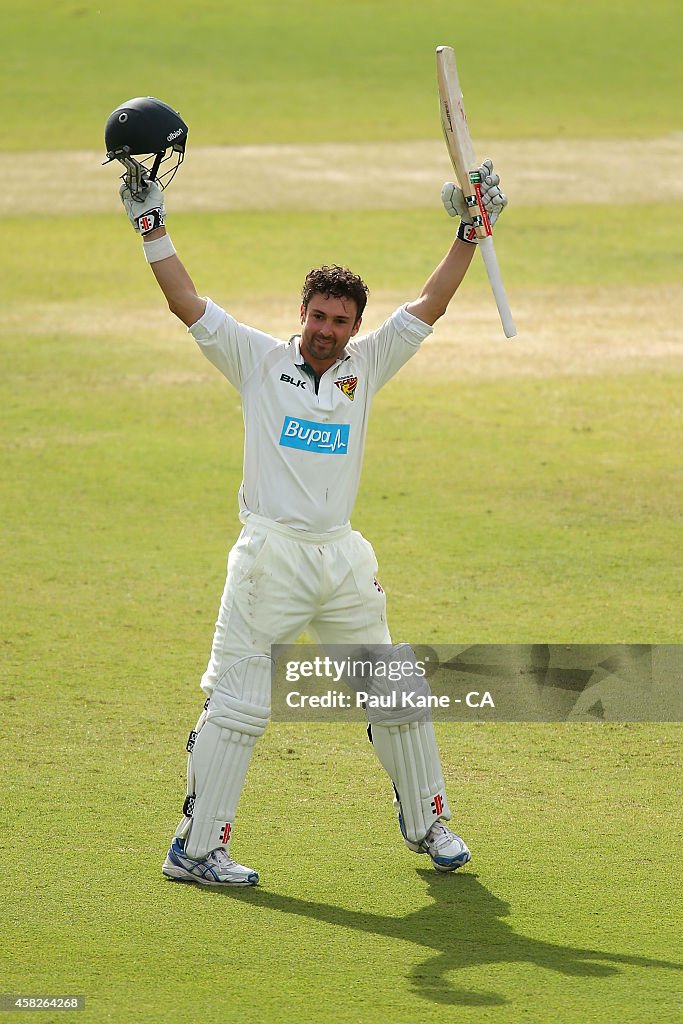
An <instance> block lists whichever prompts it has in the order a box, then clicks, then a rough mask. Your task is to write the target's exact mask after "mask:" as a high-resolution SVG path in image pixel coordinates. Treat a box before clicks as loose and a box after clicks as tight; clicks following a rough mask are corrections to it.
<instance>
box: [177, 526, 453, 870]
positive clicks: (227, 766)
mask: <svg viewBox="0 0 683 1024" xmlns="http://www.w3.org/2000/svg"><path fill="white" fill-rule="evenodd" d="M376 572H377V560H376V558H375V554H374V552H373V550H372V546H371V545H370V544H369V543H368V541H366V540H365V539H364V538H363V537H362V536H361V535H360V534H359V533H357V532H356V531H354V530H352V529H351V527H350V526H346V527H342V528H341V529H339V530H336V531H332V532H330V533H326V534H311V533H302V532H300V531H298V530H293V529H291V528H290V527H287V526H283V525H282V524H280V523H274V522H271V521H270V520H267V519H264V518H262V517H260V516H256V515H250V516H249V517H248V518H247V521H246V524H245V526H244V529H243V530H242V532H241V534H240V536H239V538H238V540H237V542H236V544H235V546H234V547H233V548H232V550H231V552H230V556H229V558H228V574H227V579H226V583H225V589H224V591H223V598H222V601H221V607H220V612H219V616H218V621H217V622H216V630H215V633H214V638H213V645H212V649H211V658H210V661H209V665H208V667H207V670H206V672H205V673H204V675H203V677H202V683H201V685H202V689H203V690H204V691H205V692H206V693H207V694H208V695H209V697H210V698H211V699H210V702H209V704H208V707H207V709H206V710H205V712H204V713H203V715H202V716H201V718H200V721H199V722H198V723H197V727H196V730H195V731H194V732H193V733H192V734H191V742H188V750H189V751H190V756H189V759H188V790H187V799H186V814H185V816H184V817H183V819H182V820H181V822H180V824H179V826H178V829H177V831H176V835H177V836H182V837H185V839H186V851H187V854H188V856H190V857H196V858H198V859H199V858H201V857H203V856H205V855H206V853H207V852H209V851H210V850H212V849H215V848H216V847H218V846H223V847H224V848H226V849H227V848H228V845H229V841H230V836H231V833H232V825H233V823H234V820H235V816H236V813H237V804H238V801H239V797H240V793H241V791H242V787H243V785H244V780H245V777H246V773H247V769H248V767H249V761H250V758H251V752H252V749H253V746H254V744H255V743H256V741H257V739H258V737H259V736H260V735H261V734H262V733H263V731H264V729H265V727H266V723H267V721H268V718H269V715H270V649H271V645H272V644H289V643H293V642H294V641H295V640H296V639H297V637H298V636H299V635H300V634H301V633H302V632H303V631H304V630H307V631H308V632H309V633H310V634H311V635H312V637H313V638H314V639H315V640H317V641H318V642H319V643H320V644H321V645H322V646H323V647H325V646H326V645H328V644H356V643H364V644H387V645H389V644H391V637H390V634H389V630H388V628H387V622H386V596H385V593H384V590H383V589H382V587H381V586H380V585H379V584H378V582H377V579H376V576H375V573H376ZM412 685H413V686H414V682H413V683H412ZM372 730H373V732H372V735H373V743H374V747H375V751H376V753H377V756H378V758H379V760H380V762H381V763H382V765H383V766H384V768H385V769H386V771H387V773H388V774H389V777H390V778H391V779H392V781H393V783H394V787H395V790H396V794H397V800H400V810H401V822H402V828H403V831H404V835H405V836H406V838H407V839H408V840H412V841H417V842H419V841H421V840H422V839H423V838H424V836H425V835H426V833H427V831H428V829H429V827H430V826H431V824H432V822H433V821H435V820H436V819H437V818H438V817H450V811H449V809H448V805H447V801H446V798H445V793H444V788H443V774H442V772H441V764H440V761H439V756H438V752H437V750H436V743H435V739H434V731H433V726H432V724H431V722H426V723H423V724H422V725H420V726H418V724H417V723H413V724H412V725H409V724H397V723H383V722H373V726H372ZM399 791H400V794H399Z"/></svg>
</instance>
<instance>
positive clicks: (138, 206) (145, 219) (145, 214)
mask: <svg viewBox="0 0 683 1024" xmlns="http://www.w3.org/2000/svg"><path fill="white" fill-rule="evenodd" d="M119 195H120V196H121V202H122V203H123V205H124V207H125V209H126V213H127V214H128V219H129V220H130V222H131V224H132V225H133V227H134V228H135V230H136V231H137V232H138V234H139V235H142V236H143V237H144V236H145V235H148V234H149V232H150V231H154V229H155V228H160V227H162V225H163V224H164V223H165V221H166V207H165V206H164V197H163V195H162V194H161V189H160V188H159V186H158V185H157V184H156V183H155V182H153V181H145V182H144V183H143V185H142V188H141V191H140V192H138V193H137V195H140V196H141V197H142V198H141V199H134V198H133V193H132V191H131V188H130V185H129V184H128V183H126V182H124V184H123V185H122V186H121V188H120V189H119Z"/></svg>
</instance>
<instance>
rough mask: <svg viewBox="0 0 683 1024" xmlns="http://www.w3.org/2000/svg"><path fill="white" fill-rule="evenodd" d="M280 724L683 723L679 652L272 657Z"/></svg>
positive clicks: (640, 648) (277, 649)
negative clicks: (426, 721) (365, 721)
mask: <svg viewBox="0 0 683 1024" xmlns="http://www.w3.org/2000/svg"><path fill="white" fill-rule="evenodd" d="M272 656H273V662H272V682H273V686H272V705H273V718H274V719H275V720H276V721H347V720H348V721H351V720H363V719H369V720H370V721H373V720H375V721H377V720H380V719H382V720H384V719H386V720H393V721H396V722H405V721H413V720H415V721H417V720H419V719H421V718H425V717H430V718H432V719H434V720H435V721H439V720H441V721H483V722H516V721H517V722H518V721H545V722H556V721H595V722H599V721H617V722H628V721H633V722H636V721H652V722H666V721H669V722H671V721H681V720H683V645H680V644H674V645H664V644H658V645H655V644H475V645H460V646H458V645H435V646H433V647H428V646H425V645H412V646H411V645H408V644H398V645H393V646H392V645H372V646H370V645H366V646H362V647H359V646H353V647H352V646H348V645H328V646H326V647H325V648H324V650H323V649H321V648H319V647H317V646H314V645H290V646H283V645H279V646H274V647H273V648H272Z"/></svg>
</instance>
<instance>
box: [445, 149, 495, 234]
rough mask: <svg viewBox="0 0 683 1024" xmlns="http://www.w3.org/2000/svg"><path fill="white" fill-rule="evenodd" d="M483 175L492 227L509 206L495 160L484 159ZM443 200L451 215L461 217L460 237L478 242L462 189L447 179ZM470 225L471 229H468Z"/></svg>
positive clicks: (483, 200) (483, 189)
mask: <svg viewBox="0 0 683 1024" xmlns="http://www.w3.org/2000/svg"><path fill="white" fill-rule="evenodd" d="M479 173H480V175H481V198H482V202H483V204H484V209H485V210H486V212H487V214H488V218H489V221H490V222H491V227H493V225H494V224H495V223H496V221H497V220H498V218H499V217H500V215H501V213H502V212H503V210H504V209H505V207H506V206H507V202H508V200H507V196H506V195H505V193H504V192H501V189H500V177H499V176H498V175H497V174H496V173H495V171H494V170H493V161H492V160H484V162H483V164H482V165H481V167H480V168H479ZM441 201H442V202H443V205H444V207H445V209H446V213H447V214H448V216H449V217H460V221H461V223H460V228H459V229H458V237H459V238H463V239H464V240H465V241H468V242H470V241H474V242H476V240H477V238H476V235H474V232H473V231H472V230H471V227H472V217H471V215H470V212H469V210H468V208H467V205H466V203H465V197H464V196H463V194H462V189H461V188H460V187H459V186H458V185H456V184H455V183H454V182H452V181H447V182H446V184H445V185H444V186H443V188H442V189H441ZM468 227H469V228H470V230H468Z"/></svg>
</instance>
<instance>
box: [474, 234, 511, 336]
mask: <svg viewBox="0 0 683 1024" xmlns="http://www.w3.org/2000/svg"><path fill="white" fill-rule="evenodd" d="M479 251H480V253H481V255H482V259H483V260H484V266H485V267H486V273H487V274H488V276H489V282H490V284H491V291H492V292H493V295H494V298H495V300H496V305H497V306H498V313H499V314H500V322H501V323H502V325H503V330H504V332H505V337H506V338H514V337H515V335H516V334H517V328H516V327H515V322H514V320H513V319H512V311H511V309H510V304H509V302H508V297H507V295H506V294H505V288H504V286H503V278H502V277H501V276H500V267H499V266H498V259H497V257H496V250H495V249H494V247H493V238H492V237H491V235H489V236H488V237H487V238H482V239H480V240H479Z"/></svg>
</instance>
